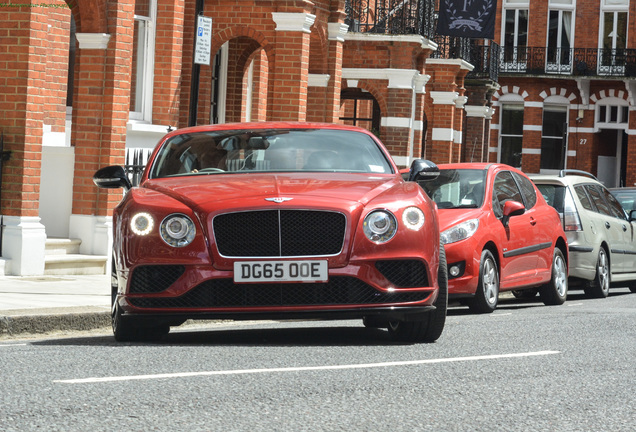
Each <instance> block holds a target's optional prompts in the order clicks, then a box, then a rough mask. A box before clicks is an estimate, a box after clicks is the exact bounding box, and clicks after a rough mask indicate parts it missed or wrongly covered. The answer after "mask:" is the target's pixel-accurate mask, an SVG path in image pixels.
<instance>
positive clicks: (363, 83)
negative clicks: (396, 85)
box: [342, 80, 389, 115]
mask: <svg viewBox="0 0 636 432" xmlns="http://www.w3.org/2000/svg"><path fill="white" fill-rule="evenodd" d="M349 81H351V80H342V91H343V92H344V91H345V90H347V89H350V88H353V89H356V88H358V89H361V90H364V91H367V92H369V93H370V94H371V96H373V98H374V99H375V100H376V102H377V103H378V105H379V106H380V112H381V113H382V115H386V113H387V112H389V108H388V105H387V101H386V97H385V96H384V92H386V89H384V90H382V87H381V86H376V85H375V84H374V83H373V82H371V81H367V80H358V81H357V83H356V86H355V87H349V85H348V84H349Z"/></svg>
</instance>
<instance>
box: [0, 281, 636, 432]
mask: <svg viewBox="0 0 636 432" xmlns="http://www.w3.org/2000/svg"><path fill="white" fill-rule="evenodd" d="M537 300H538V299H537ZM0 364H2V372H1V376H2V382H1V385H0V395H1V405H0V430H2V431H13V430H16V431H31V430H36V429H37V430H46V431H58V430H59V431H62V430H63V431H89V430H90V431H105V430H126V431H151V430H152V431H176V430H184V431H185V430H187V431H248V430H249V431H262V430H267V431H283V430H284V431H345V430H346V431H596V432H598V431H612V432H618V431H630V432H632V431H634V430H636V372H635V371H636V294H631V293H629V291H628V290H627V289H613V290H612V291H611V293H610V297H609V298H607V299H598V300H589V299H585V298H584V297H583V296H582V294H578V293H577V292H571V293H570V296H569V299H568V301H567V302H566V303H565V304H564V305H562V306H554V307H546V306H543V305H542V304H541V303H539V302H538V301H537V302H535V301H525V302H524V301H517V300H510V299H509V300H505V301H501V303H500V306H499V308H498V309H497V311H495V312H494V313H493V314H490V315H472V314H469V313H468V312H467V310H466V309H464V308H460V307H452V308H451V309H450V311H449V316H448V321H447V326H446V328H445V331H444V334H443V335H442V337H441V338H440V339H439V340H438V341H437V342H436V343H434V344H421V345H400V344H395V343H393V342H391V341H390V340H389V338H388V335H387V333H386V332H385V331H382V330H372V329H366V328H364V327H363V326H362V324H361V323H359V322H357V321H338V322H291V323H290V322H287V323H275V322H267V323H231V324H206V325H204V326H191V327H188V328H186V329H179V330H176V331H174V330H173V332H171V333H170V335H168V336H167V337H166V339H165V340H163V341H161V342H159V343H140V344H132V343H131V344H119V343H116V342H115V341H114V339H113V338H112V336H111V335H110V333H109V332H108V331H97V332H92V333H82V334H79V333H78V334H70V335H64V336H62V335H49V336H48V337H46V338H42V339H23V340H15V339H14V340H6V341H2V342H0Z"/></svg>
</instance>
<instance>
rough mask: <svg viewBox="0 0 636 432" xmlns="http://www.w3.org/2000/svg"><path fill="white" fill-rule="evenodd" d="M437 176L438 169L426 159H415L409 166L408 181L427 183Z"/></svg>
mask: <svg viewBox="0 0 636 432" xmlns="http://www.w3.org/2000/svg"><path fill="white" fill-rule="evenodd" d="M438 176H439V168H438V167H437V165H435V164H434V163H433V162H431V161H429V160H426V159H415V160H414V161H413V163H412V164H411V169H410V171H409V177H408V181H428V180H434V179H436V178H437V177H438Z"/></svg>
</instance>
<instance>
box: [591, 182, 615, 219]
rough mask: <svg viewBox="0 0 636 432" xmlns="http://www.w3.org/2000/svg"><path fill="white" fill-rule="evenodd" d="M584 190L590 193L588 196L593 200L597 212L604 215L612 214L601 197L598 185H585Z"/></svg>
mask: <svg viewBox="0 0 636 432" xmlns="http://www.w3.org/2000/svg"><path fill="white" fill-rule="evenodd" d="M585 190H586V191H587V193H589V194H590V197H591V198H592V202H594V205H595V207H596V209H597V211H598V212H599V213H601V214H604V215H606V216H614V214H613V213H612V210H611V209H610V207H609V205H608V204H607V203H606V202H605V200H604V199H603V196H602V194H601V191H600V189H599V187H598V186H596V185H586V186H585Z"/></svg>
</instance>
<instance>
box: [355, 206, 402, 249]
mask: <svg viewBox="0 0 636 432" xmlns="http://www.w3.org/2000/svg"><path fill="white" fill-rule="evenodd" d="M362 226H363V230H364V235H366V236H367V238H368V239H369V240H371V241H372V242H374V243H386V242H388V241H389V240H391V239H392V238H393V236H395V233H396V232H397V220H396V218H395V216H394V215H393V213H391V212H389V211H387V210H374V211H372V212H370V213H369V214H368V215H366V216H365V218H364V222H363V225H362Z"/></svg>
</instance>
